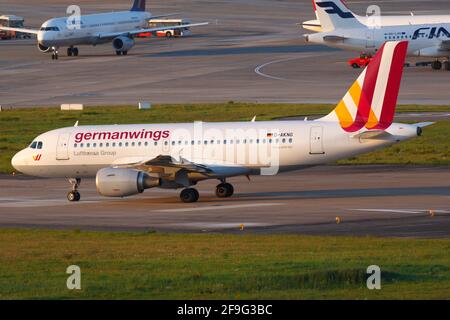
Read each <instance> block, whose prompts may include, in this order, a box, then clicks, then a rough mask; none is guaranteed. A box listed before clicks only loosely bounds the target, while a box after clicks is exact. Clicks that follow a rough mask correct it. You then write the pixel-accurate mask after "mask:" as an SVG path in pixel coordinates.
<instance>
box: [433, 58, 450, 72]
mask: <svg viewBox="0 0 450 320" xmlns="http://www.w3.org/2000/svg"><path fill="white" fill-rule="evenodd" d="M431 69H433V70H441V69H443V70H446V71H450V62H449V61H448V60H447V61H444V62H441V61H439V60H434V61H433V62H432V63H431Z"/></svg>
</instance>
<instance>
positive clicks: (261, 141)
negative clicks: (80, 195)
mask: <svg viewBox="0 0 450 320" xmlns="http://www.w3.org/2000/svg"><path fill="white" fill-rule="evenodd" d="M387 132H388V133H390V134H391V135H392V138H391V139H388V140H387V139H380V140H376V139H375V140H373V139H371V140H365V139H360V138H357V137H356V134H357V133H348V132H345V131H344V130H343V129H342V128H341V126H340V125H339V123H335V122H322V121H269V122H264V121H261V122H231V123H202V122H195V123H190V124H189V123H187V124H156V125H155V124H152V125H150V124H142V125H111V126H85V127H68V128H62V129H57V130H53V131H50V132H47V133H44V134H42V135H40V136H38V137H37V138H36V139H35V140H34V142H36V143H35V146H34V147H32V146H33V144H34V142H33V144H32V145H30V147H28V148H26V149H24V150H22V151H20V152H19V153H18V154H17V155H16V156H15V157H14V158H13V160H12V164H13V166H14V167H15V168H16V169H18V170H19V171H21V172H23V173H25V174H28V175H32V176H40V177H94V176H95V175H96V173H97V172H98V170H99V169H101V168H106V167H110V166H115V165H117V166H120V165H122V164H130V163H139V162H142V161H145V160H150V159H153V158H155V157H157V156H160V155H169V156H171V157H173V158H175V159H177V158H183V159H188V160H189V161H192V162H195V163H199V164H203V165H207V166H208V167H211V168H214V167H215V166H217V167H220V168H228V169H227V170H233V169H232V168H233V167H235V168H236V172H235V174H231V175H243V174H261V169H263V170H266V173H267V174H276V173H277V172H279V171H289V170H297V169H301V168H304V167H309V166H315V165H320V164H325V163H330V162H333V161H336V160H339V159H344V158H348V157H353V156H355V155H358V154H361V153H366V152H370V151H372V150H376V149H378V148H382V147H386V146H389V145H391V144H394V143H396V142H400V141H403V140H407V139H410V138H413V137H416V136H417V127H415V126H412V125H407V124H395V123H394V124H392V125H391V127H390V128H389V129H388V130H387ZM39 143H41V144H39ZM38 145H40V146H41V148H38ZM227 175H230V172H228V173H227ZM196 179H198V180H201V177H198V178H196V177H195V176H193V177H191V180H193V181H195V180H196Z"/></svg>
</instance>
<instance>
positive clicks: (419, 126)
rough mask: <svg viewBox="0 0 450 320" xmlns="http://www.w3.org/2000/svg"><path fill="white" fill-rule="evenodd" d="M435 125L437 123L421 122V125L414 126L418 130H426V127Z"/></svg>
mask: <svg viewBox="0 0 450 320" xmlns="http://www.w3.org/2000/svg"><path fill="white" fill-rule="evenodd" d="M435 123H436V122H419V123H414V124H413V126H415V127H417V128H425V127H428V126H431V125H433V124H435Z"/></svg>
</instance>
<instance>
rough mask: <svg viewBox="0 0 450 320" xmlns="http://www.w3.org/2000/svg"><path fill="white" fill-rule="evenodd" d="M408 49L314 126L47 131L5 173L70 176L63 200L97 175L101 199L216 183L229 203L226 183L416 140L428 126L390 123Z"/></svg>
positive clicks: (190, 195)
mask: <svg viewBox="0 0 450 320" xmlns="http://www.w3.org/2000/svg"><path fill="white" fill-rule="evenodd" d="M407 47H408V42H406V41H403V42H387V43H386V44H385V45H384V46H382V47H381V48H380V50H379V51H378V53H377V55H376V56H375V57H374V60H373V61H372V63H371V64H370V65H369V66H368V67H367V68H366V69H365V70H364V71H363V73H362V74H361V75H360V76H359V78H358V79H357V80H356V82H355V83H354V84H353V85H352V86H351V88H350V89H349V91H348V92H347V93H346V94H345V96H344V98H343V99H342V100H341V102H339V104H338V105H337V107H336V109H334V110H333V111H332V112H331V113H330V114H329V115H327V116H325V117H323V118H321V119H318V120H314V121H307V120H306V119H305V121H261V122H259V121H258V122H255V121H251V122H250V121H249V122H223V123H202V122H195V123H182V124H138V125H112V126H111V125H108V126H76V127H69V128H62V129H57V130H53V131H49V132H46V133H44V134H41V135H40V136H38V137H36V139H34V141H33V142H32V143H31V144H30V146H29V147H27V148H26V149H24V150H22V151H20V152H18V153H17V154H16V155H15V156H14V157H13V159H12V165H13V166H14V168H15V169H16V170H18V171H20V172H23V173H25V174H28V175H32V176H38V177H60V178H69V181H70V182H71V184H72V190H71V191H70V192H69V193H68V199H69V200H70V201H78V200H80V193H79V192H78V188H79V185H80V181H81V178H84V177H96V185H97V190H98V192H99V193H100V194H101V195H103V196H109V197H126V196H131V195H136V194H139V193H141V192H143V191H144V190H145V189H149V188H173V189H178V188H183V191H182V192H181V194H180V198H181V200H182V201H183V202H195V201H197V200H198V199H199V193H198V191H197V190H196V189H195V188H193V187H192V186H195V185H196V184H197V183H198V182H200V181H203V180H207V179H217V180H219V181H220V184H219V185H217V187H216V195H217V196H218V197H220V198H223V197H230V196H231V195H233V192H234V188H233V186H232V185H231V184H229V183H227V182H226V181H227V178H229V177H235V176H247V177H248V176H250V175H260V174H263V175H269V174H270V175H271V174H276V173H278V172H282V171H290V170H299V169H302V168H306V167H311V166H317V165H320V164H325V163H330V162H334V161H336V160H339V159H345V158H349V157H353V156H356V155H358V154H362V153H366V152H371V151H373V150H377V149H380V148H384V147H387V146H390V145H393V144H395V143H398V142H401V141H405V140H409V139H412V138H414V137H417V136H420V135H421V133H422V127H425V126H427V125H430V124H432V123H417V124H401V123H392V122H393V118H394V113H395V106H396V103H397V97H398V92H399V88H400V81H401V77H402V72H403V65H404V62H405V56H406V52H407Z"/></svg>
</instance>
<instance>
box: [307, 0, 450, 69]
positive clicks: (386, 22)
mask: <svg viewBox="0 0 450 320" xmlns="http://www.w3.org/2000/svg"><path fill="white" fill-rule="evenodd" d="M313 5H314V10H315V13H316V17H317V20H312V21H306V22H304V23H303V27H304V28H305V29H308V30H312V31H316V32H317V33H314V34H306V35H305V39H306V41H307V42H310V43H317V44H323V45H326V46H330V47H334V48H340V49H344V50H350V51H362V52H365V53H368V54H373V53H375V52H376V51H377V50H378V49H379V48H380V47H381V46H382V45H383V43H384V42H386V41H402V40H407V41H409V47H408V56H417V57H433V58H435V60H434V61H433V63H432V68H433V69H434V70H440V69H442V68H444V70H450V63H449V56H450V15H429V16H414V15H412V16H379V17H375V16H366V17H361V16H358V15H355V14H354V13H353V12H352V11H350V10H349V9H348V8H347V6H346V5H345V4H344V3H343V1H341V0H313ZM442 60H443V62H442Z"/></svg>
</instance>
